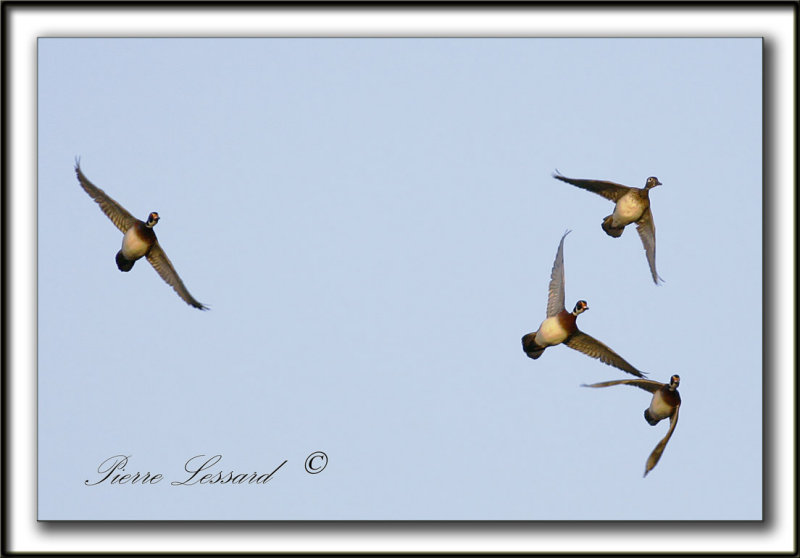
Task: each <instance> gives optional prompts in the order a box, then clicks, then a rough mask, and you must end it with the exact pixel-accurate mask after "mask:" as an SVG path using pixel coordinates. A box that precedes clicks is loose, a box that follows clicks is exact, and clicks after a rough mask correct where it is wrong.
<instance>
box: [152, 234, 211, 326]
mask: <svg viewBox="0 0 800 558" xmlns="http://www.w3.org/2000/svg"><path fill="white" fill-rule="evenodd" d="M147 261H148V262H150V265H152V266H153V268H154V269H155V270H156V271H157V272H158V274H159V275H160V276H161V278H162V279H163V280H164V281H166V282H167V284H168V285H170V286H171V287H172V288H173V289H175V292H176V293H178V295H179V296H180V297H181V298H182V299H183V300H185V301H186V303H187V304H190V305H192V306H194V307H195V308H199V309H200V310H208V307H207V306H205V305H204V304H201V303H200V302H198V301H197V300H196V299H195V298H194V297H193V296H192V295H191V294H189V290H188V289H187V288H186V285H184V284H183V281H181V278H180V277H179V276H178V272H177V271H175V268H174V267H172V262H171V261H169V258H168V257H167V254H165V253H164V250H162V249H161V245H160V244H159V243H158V241H156V243H155V244H153V247H152V248H151V249H150V252H148V253H147Z"/></svg>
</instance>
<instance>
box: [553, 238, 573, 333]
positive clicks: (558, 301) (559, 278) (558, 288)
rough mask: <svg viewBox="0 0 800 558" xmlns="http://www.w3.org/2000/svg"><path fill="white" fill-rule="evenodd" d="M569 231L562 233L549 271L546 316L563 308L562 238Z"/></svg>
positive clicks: (554, 313)
mask: <svg viewBox="0 0 800 558" xmlns="http://www.w3.org/2000/svg"><path fill="white" fill-rule="evenodd" d="M570 232H571V231H567V232H565V233H564V236H562V237H561V242H559V243H558V251H557V252H556V259H555V261H554V262H553V270H552V271H551V272H550V287H549V288H548V291H547V317H548V318H550V317H552V316H555V315H556V314H558V313H559V312H561V311H562V310H564V239H565V238H566V237H567V235H568V234H569V233H570Z"/></svg>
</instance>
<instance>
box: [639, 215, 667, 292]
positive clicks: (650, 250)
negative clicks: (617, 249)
mask: <svg viewBox="0 0 800 558" xmlns="http://www.w3.org/2000/svg"><path fill="white" fill-rule="evenodd" d="M636 230H637V231H638V233H639V238H641V239H642V245H643V246H644V252H645V255H647V263H648V264H649V265H650V273H651V274H652V275H653V282H654V283H655V284H656V285H658V282H659V281H664V280H663V279H662V278H661V277H659V275H658V272H657V271H656V225H655V223H653V212H652V211H650V208H649V207H648V208H647V209H646V210H645V211H644V213H643V214H642V216H641V217H640V218H639V220H638V221H636Z"/></svg>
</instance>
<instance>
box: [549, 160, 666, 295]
mask: <svg viewBox="0 0 800 558" xmlns="http://www.w3.org/2000/svg"><path fill="white" fill-rule="evenodd" d="M553 178H556V179H558V180H561V181H562V182H566V183H567V184H572V185H573V186H577V187H578V188H581V189H583V190H586V191H588V192H593V193H595V194H597V195H598V196H602V197H604V198H606V199H607V200H609V201H612V202H614V211H613V213H611V215H607V216H606V217H604V218H603V222H602V223H601V227H602V228H603V230H604V231H605V233H606V234H607V235H608V236H611V237H613V238H619V237H620V236H622V233H623V231H624V230H625V227H627V226H628V225H630V224H631V223H636V232H638V233H639V238H640V240H641V241H642V246H643V247H644V251H645V256H646V257H647V265H648V266H649V267H650V275H651V276H652V277H653V282H654V283H655V284H656V285H658V284H659V282H660V281H663V279H661V277H660V276H659V275H658V272H657V271H656V226H655V223H654V222H653V212H652V210H651V209H650V190H651V189H653V188H655V187H656V186H661V182H660V181H659V180H658V178H656V177H655V176H650V177H648V178H647V180H646V181H645V185H644V188H634V187H631V186H625V185H624V184H617V183H616V182H610V181H608V180H594V179H589V178H569V177H566V176H564V175H562V174H560V173H559V172H557V171H556V172H555V173H553Z"/></svg>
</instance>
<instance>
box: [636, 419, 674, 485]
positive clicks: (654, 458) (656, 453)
mask: <svg viewBox="0 0 800 558" xmlns="http://www.w3.org/2000/svg"><path fill="white" fill-rule="evenodd" d="M680 408H681V406H680V405H678V406H676V407H675V410H674V411H673V412H672V416H671V417H669V430H667V435H666V436H664V438H663V439H662V440H661V441H660V442H659V443H658V445H657V446H656V447H655V449H654V450H653V453H651V454H650V457H648V458H647V465H645V468H644V476H645V477H646V476H647V473H649V472H650V471H652V470H653V467H655V466H656V463H658V460H659V459H661V454H662V453H664V448H666V447H667V442H669V439H670V438H672V433H673V432H675V426H676V425H677V424H678V411H679V410H680Z"/></svg>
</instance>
